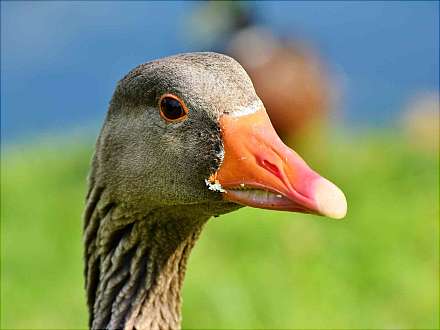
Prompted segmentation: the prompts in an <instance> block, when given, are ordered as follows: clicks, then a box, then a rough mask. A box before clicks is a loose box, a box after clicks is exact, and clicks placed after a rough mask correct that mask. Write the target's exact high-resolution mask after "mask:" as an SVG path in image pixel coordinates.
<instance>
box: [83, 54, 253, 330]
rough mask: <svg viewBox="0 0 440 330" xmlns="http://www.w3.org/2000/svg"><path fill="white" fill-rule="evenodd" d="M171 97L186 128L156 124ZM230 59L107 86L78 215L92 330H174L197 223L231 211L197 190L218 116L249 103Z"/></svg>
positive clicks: (167, 67) (194, 58) (215, 155)
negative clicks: (181, 107)
mask: <svg viewBox="0 0 440 330" xmlns="http://www.w3.org/2000/svg"><path fill="white" fill-rule="evenodd" d="M165 93H173V94H175V95H177V96H178V97H180V98H181V99H182V100H183V101H184V102H185V104H186V106H187V107H188V109H189V111H190V112H189V115H188V118H187V120H185V121H182V122H179V123H171V124H169V123H166V122H165V121H164V120H163V119H162V118H161V117H160V115H159V109H158V101H159V98H160V96H161V95H163V94H165ZM257 100H258V97H257V96H256V94H255V91H254V88H253V86H252V83H251V81H250V79H249V77H248V76H247V74H246V72H245V71H244V70H243V68H242V67H241V66H240V65H239V64H238V63H237V62H236V61H234V60H233V59H231V58H230V57H227V56H225V55H220V54H216V53H191V54H181V55H176V56H172V57H168V58H164V59H161V60H157V61H153V62H149V63H146V64H143V65H140V66H138V67H137V68H135V69H134V70H132V71H131V72H130V73H129V74H128V75H127V76H125V77H124V78H123V79H122V80H121V81H120V82H119V83H118V85H117V87H116V90H115V92H114V94H113V97H112V100H111V102H110V107H109V110H108V113H107V117H106V119H105V122H104V125H103V127H102V130H101V133H100V136H99V138H98V140H97V143H96V151H95V154H94V157H93V161H92V168H91V172H90V175H89V189H88V194H87V205H86V210H85V213H84V242H85V278H86V290H87V302H88V307H89V317H90V322H89V326H90V327H91V328H93V329H122V328H124V329H134V328H135V329H167V330H168V329H176V328H179V327H180V322H181V317H180V289H181V286H182V282H183V277H184V274H185V268H186V260H187V258H188V256H189V253H190V251H191V248H192V247H193V245H194V243H195V241H196V239H197V237H198V235H199V234H200V232H201V230H202V227H203V225H204V223H205V222H206V221H207V220H208V219H209V218H210V217H211V216H212V215H218V214H223V213H226V212H229V211H232V210H235V209H237V208H238V207H239V205H237V204H233V203H230V202H225V201H223V200H222V198H221V194H220V193H218V192H215V191H211V190H209V189H207V187H206V184H205V179H207V178H208V177H209V176H210V175H211V174H212V173H214V172H215V171H216V170H217V169H218V168H219V166H220V164H221V162H222V160H223V155H224V150H223V143H222V136H221V131H220V128H219V117H220V115H221V114H223V113H228V112H229V113H230V112H233V111H235V109H239V108H240V107H244V106H248V105H249V104H252V103H253V102H255V101H257Z"/></svg>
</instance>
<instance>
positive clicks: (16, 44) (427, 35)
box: [1, 1, 439, 143]
mask: <svg viewBox="0 0 440 330" xmlns="http://www.w3.org/2000/svg"><path fill="white" fill-rule="evenodd" d="M198 5H199V4H197V3H188V2H3V1H2V2H1V115H2V118H1V119H2V123H1V125H2V126H1V128H2V141H3V142H6V143H10V142H13V141H22V140H28V139H29V138H31V137H35V136H38V135H52V134H59V133H63V132H66V131H69V130H71V129H75V128H87V127H88V128H90V129H92V130H96V129H98V127H99V122H100V121H101V120H102V117H103V115H104V113H105V111H106V109H107V105H108V101H109V99H110V97H111V94H112V92H113V88H114V86H115V83H116V81H117V80H118V79H120V78H121V77H122V76H123V75H124V74H125V73H126V72H127V71H129V70H130V69H132V68H133V67H135V66H137V65H138V64H140V63H143V62H145V61H148V60H150V59H154V58H158V57H162V56H166V55H170V54H174V53H178V52H186V51H198V50H204V49H203V47H201V46H200V43H197V42H196V41H195V39H193V38H191V37H190V34H191V31H189V30H188V29H189V27H188V26H189V25H188V24H187V21H188V19H189V17H190V15H191V13H192V12H193V10H194V8H195V7H197V6H198ZM255 6H256V8H257V13H258V15H259V17H260V18H261V23H262V24H265V25H267V26H269V27H270V28H272V29H273V30H274V31H275V32H276V33H278V34H280V35H284V36H286V35H293V36H295V35H296V36H300V37H301V38H303V39H306V40H310V41H311V42H312V44H313V45H314V46H315V47H316V48H317V49H318V51H319V53H320V55H321V56H322V57H323V58H324V59H325V61H326V63H327V64H328V66H329V68H330V70H331V72H332V73H333V74H334V76H336V77H338V81H339V82H342V85H343V86H342V87H343V88H342V89H343V92H344V95H343V104H342V105H341V106H342V111H343V113H344V118H345V121H346V123H348V124H349V125H351V126H355V127H356V126H364V125H366V126H377V125H380V126H382V125H389V124H391V123H392V122H393V121H394V120H395V119H396V117H397V116H398V113H399V111H401V109H402V107H403V106H404V104H405V103H406V102H407V101H408V99H409V98H410V97H412V96H413V95H414V94H416V93H418V92H421V91H433V90H434V91H438V89H439V78H438V71H439V64H438V63H439V60H438V58H439V32H438V25H439V19H438V18H439V5H438V2H420V1H417V2H256V3H255Z"/></svg>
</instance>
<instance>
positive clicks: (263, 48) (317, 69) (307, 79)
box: [192, 1, 332, 144]
mask: <svg viewBox="0 0 440 330" xmlns="http://www.w3.org/2000/svg"><path fill="white" fill-rule="evenodd" d="M192 24H193V30H194V32H195V34H196V36H199V38H200V40H202V39H205V40H206V39H209V40H218V42H217V43H215V44H211V45H208V46H210V47H211V48H212V49H213V50H214V51H220V52H223V53H226V54H228V55H230V56H231V57H233V58H235V59H236V60H237V61H238V62H240V64H241V65H242V66H243V67H244V69H245V70H246V71H247V72H248V74H249V76H250V77H251V79H252V82H253V84H254V86H255V89H256V91H257V94H258V96H259V97H260V98H261V100H262V101H263V103H264V105H265V107H266V110H267V112H268V114H269V117H270V119H271V121H272V124H273V126H274V127H275V129H276V131H277V132H278V134H279V135H280V136H281V138H282V139H283V140H284V141H285V142H287V143H290V144H298V143H300V144H301V139H306V138H307V137H309V136H310V135H311V133H312V132H317V131H321V130H320V129H318V127H319V128H322V127H323V126H324V125H323V124H325V122H326V121H327V119H328V116H327V114H328V113H329V111H330V110H331V109H332V104H331V103H332V102H331V92H330V84H329V79H328V74H327V73H326V69H325V67H324V64H323V63H322V61H321V60H320V59H319V56H318V54H317V52H316V51H315V50H314V49H313V48H312V47H311V46H309V45H308V44H307V43H308V42H306V41H304V40H300V39H297V40H293V39H292V38H291V37H290V36H289V37H287V38H280V37H278V36H277V35H276V34H275V33H273V32H272V31H271V30H270V29H269V28H268V27H264V26H262V25H261V24H260V23H259V17H258V12H257V10H256V8H255V7H254V6H253V5H252V3H251V2H250V3H249V2H246V3H243V2H228V3H222V4H221V5H220V4H219V3H218V2H215V1H214V2H213V1H210V2H207V3H203V4H201V5H200V7H199V8H198V9H197V10H196V11H195V14H194V16H193V20H192ZM209 35H211V38H208V36H209Z"/></svg>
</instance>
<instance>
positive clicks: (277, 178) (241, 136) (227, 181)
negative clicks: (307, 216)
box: [209, 106, 347, 219]
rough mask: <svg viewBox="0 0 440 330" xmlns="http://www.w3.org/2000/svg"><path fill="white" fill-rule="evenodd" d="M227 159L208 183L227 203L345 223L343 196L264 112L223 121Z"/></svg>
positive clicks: (226, 118)
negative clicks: (217, 188) (284, 138)
mask: <svg viewBox="0 0 440 330" xmlns="http://www.w3.org/2000/svg"><path fill="white" fill-rule="evenodd" d="M220 127H221V131H222V137H223V143H224V150H225V156H224V160H223V163H222V165H221V166H220V168H219V170H218V171H217V172H216V173H215V174H213V175H212V176H211V177H210V178H209V181H210V182H211V183H214V184H215V183H219V184H220V185H221V187H222V188H223V190H224V198H225V199H226V200H229V201H231V202H235V203H238V204H242V205H248V206H252V207H258V208H264V209H273V210H283V211H294V212H303V213H315V214H320V215H324V216H327V217H330V218H334V219H341V218H343V217H344V216H345V215H346V213H347V201H346V199H345V196H344V193H343V192H342V191H341V190H340V189H339V188H338V187H337V186H336V185H334V184H333V183H331V182H330V181H329V180H327V179H325V178H323V177H321V176H320V175H319V174H317V173H316V172H315V171H313V170H312V169H311V168H310V167H309V166H308V165H307V164H306V162H305V161H304V160H303V159H302V158H301V157H300V156H299V155H298V154H297V153H296V152H295V151H293V150H292V149H290V148H289V147H287V146H286V145H285V144H284V143H283V142H282V141H281V139H280V138H279V137H278V135H277V133H276V132H275V130H274V128H273V126H272V124H271V122H270V120H269V117H268V115H267V113H266V110H265V109H264V107H263V106H262V107H261V108H259V110H257V111H255V112H253V113H250V114H244V115H241V116H240V115H235V116H234V114H233V113H232V114H228V115H226V114H224V115H222V116H221V118H220Z"/></svg>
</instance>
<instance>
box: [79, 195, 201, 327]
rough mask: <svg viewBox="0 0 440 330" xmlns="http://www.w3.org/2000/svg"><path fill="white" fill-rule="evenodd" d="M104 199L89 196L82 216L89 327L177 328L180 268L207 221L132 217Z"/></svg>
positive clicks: (156, 213) (166, 212)
mask: <svg viewBox="0 0 440 330" xmlns="http://www.w3.org/2000/svg"><path fill="white" fill-rule="evenodd" d="M104 195H105V190H104V189H100V188H92V189H91V190H90V192H89V194H88V197H87V207H86V211H85V216H84V218H85V222H84V241H85V261H86V265H85V277H86V290H87V302H88V307H89V315H90V320H89V326H90V327H91V328H93V329H138V330H139V329H177V328H180V322H181V316H180V303H181V298H180V291H181V287H182V283H183V278H184V275H185V270H186V262H187V259H188V256H189V253H190V251H191V249H192V247H193V246H194V244H195V242H196V240H197V238H198V236H199V234H200V231H201V229H202V227H203V224H204V223H205V222H206V220H207V219H208V217H206V216H201V217H195V218H194V217H192V218H191V217H189V216H187V215H185V214H184V213H183V212H177V211H176V209H175V208H159V209H152V210H149V211H145V212H142V213H133V212H130V211H128V210H127V209H125V208H124V207H123V206H121V205H117V204H114V203H111V202H108V201H109V198H106V197H105V196H104ZM179 213H180V214H179Z"/></svg>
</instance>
